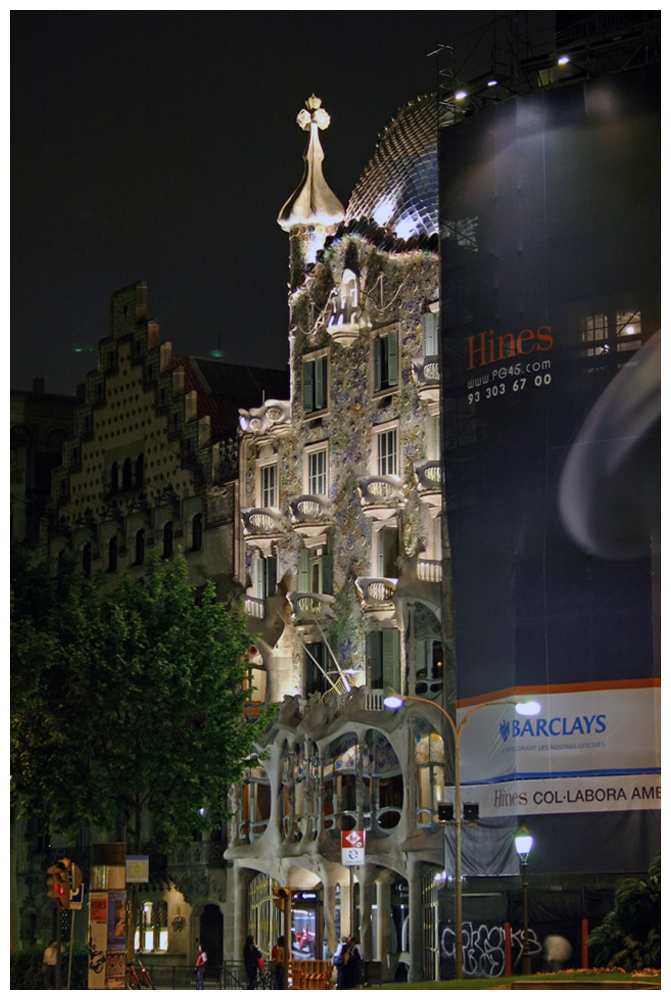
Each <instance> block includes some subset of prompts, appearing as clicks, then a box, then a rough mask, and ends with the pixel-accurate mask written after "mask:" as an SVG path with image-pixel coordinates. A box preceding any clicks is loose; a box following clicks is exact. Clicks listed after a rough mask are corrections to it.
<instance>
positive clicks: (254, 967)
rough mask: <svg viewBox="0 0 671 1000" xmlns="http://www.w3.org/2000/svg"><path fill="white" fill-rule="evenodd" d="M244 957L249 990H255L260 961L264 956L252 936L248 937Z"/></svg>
mask: <svg viewBox="0 0 671 1000" xmlns="http://www.w3.org/2000/svg"><path fill="white" fill-rule="evenodd" d="M243 957H244V960H245V972H246V973H247V989H248V990H255V989H256V977H257V975H258V973H259V959H260V958H261V959H262V958H263V955H262V954H261V952H260V951H259V949H258V948H257V947H256V945H255V944H254V938H253V937H252V935H251V934H248V935H247V940H246V941H245V949H244V952H243Z"/></svg>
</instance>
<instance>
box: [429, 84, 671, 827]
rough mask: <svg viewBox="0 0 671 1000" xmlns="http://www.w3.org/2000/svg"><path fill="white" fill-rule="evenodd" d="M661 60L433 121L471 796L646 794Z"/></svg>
mask: <svg viewBox="0 0 671 1000" xmlns="http://www.w3.org/2000/svg"><path fill="white" fill-rule="evenodd" d="M659 104H660V80H659V67H658V66H655V67H647V68H645V69H642V70H641V69H636V70H631V71H628V72H622V73H619V74H614V75H612V76H606V77H602V78H599V79H594V80H588V81H587V82H584V83H579V84H572V85H567V86H565V87H561V88H557V89H555V90H547V91H542V92H541V91H538V92H534V93H531V94H528V95H524V96H520V97H516V98H511V99H510V100H507V101H504V102H502V103H500V104H498V105H495V106H492V107H491V109H489V110H486V111H483V112H481V113H479V114H475V115H473V116H472V117H471V118H465V119H464V120H463V121H459V122H457V123H456V124H454V125H453V126H450V127H447V128H444V129H443V130H442V132H441V136H440V142H441V146H440V165H441V189H440V197H441V267H442V276H441V280H442V290H441V327H442V371H443V411H444V417H443V421H444V423H443V432H444V438H443V450H444V461H445V472H446V508H447V523H448V532H449V539H450V550H451V560H452V573H453V585H454V603H455V622H456V664H457V698H458V706H459V718H463V716H464V713H465V712H466V711H467V710H470V709H471V708H472V707H473V706H475V705H477V704H485V703H487V702H490V701H499V702H500V701H504V700H506V699H510V698H511V697H513V696H517V695H519V694H523V695H525V696H530V697H531V696H532V697H534V698H535V699H536V700H537V701H539V702H540V704H541V713H540V715H539V716H538V717H537V718H536V719H533V718H529V719H516V718H515V710H514V708H513V707H511V706H506V707H505V708H504V707H503V706H499V707H498V708H496V709H489V708H483V709H482V710H481V711H478V712H476V713H474V714H473V715H472V717H471V718H469V720H468V722H467V723H466V725H465V726H464V730H463V740H462V769H463V775H462V776H463V781H464V782H465V783H467V784H468V783H470V784H473V785H479V786H480V787H479V788H478V795H477V796H474V798H476V799H477V800H478V801H479V803H480V809H481V814H482V815H489V816H504V815H506V814H510V815H514V814H517V815H519V814H523V813H525V812H526V813H527V814H528V815H530V814H532V813H534V812H540V813H542V812H554V813H557V812H564V813H567V812H570V813H574V812H580V811H583V810H588V811H592V812H595V811H596V812H614V811H622V810H639V809H640V810H643V811H645V812H646V813H649V811H650V810H651V809H655V810H656V809H659V805H660V803H659V773H660V709H659V691H660V680H659V678H660V671H659V643H658V640H659V636H658V631H659V597H658V585H659V584H658V579H659V572H658V570H659V505H660V499H659V493H660V485H659V474H660V453H659V427H660V383H661V372H660V343H661V335H660V114H659Z"/></svg>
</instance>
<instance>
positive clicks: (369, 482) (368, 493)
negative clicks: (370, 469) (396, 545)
mask: <svg viewBox="0 0 671 1000" xmlns="http://www.w3.org/2000/svg"><path fill="white" fill-rule="evenodd" d="M357 489H358V492H359V498H360V501H361V507H362V509H363V512H364V514H368V515H369V516H371V517H373V518H377V519H379V518H384V517H391V516H392V515H393V514H394V513H395V511H396V510H397V509H398V507H399V506H400V505H401V504H403V503H404V502H405V497H404V496H403V487H402V483H401V479H400V477H399V476H361V477H360V478H359V479H358V480H357Z"/></svg>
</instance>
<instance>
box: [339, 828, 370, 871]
mask: <svg viewBox="0 0 671 1000" xmlns="http://www.w3.org/2000/svg"><path fill="white" fill-rule="evenodd" d="M340 848H341V854H342V863H343V865H345V867H350V868H351V867H353V866H355V865H362V864H364V862H365V859H366V834H365V832H364V831H363V830H347V831H346V832H343V833H341V834H340Z"/></svg>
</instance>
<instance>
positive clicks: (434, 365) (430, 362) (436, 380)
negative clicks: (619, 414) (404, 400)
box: [412, 354, 440, 403]
mask: <svg viewBox="0 0 671 1000" xmlns="http://www.w3.org/2000/svg"><path fill="white" fill-rule="evenodd" d="M412 371H413V375H414V377H415V382H416V383H417V388H418V391H419V395H420V398H421V399H423V400H425V401H427V402H429V401H430V402H434V403H437V402H439V400H440V361H439V358H438V355H437V354H431V355H427V356H426V357H423V358H415V359H414V361H413V362H412Z"/></svg>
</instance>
